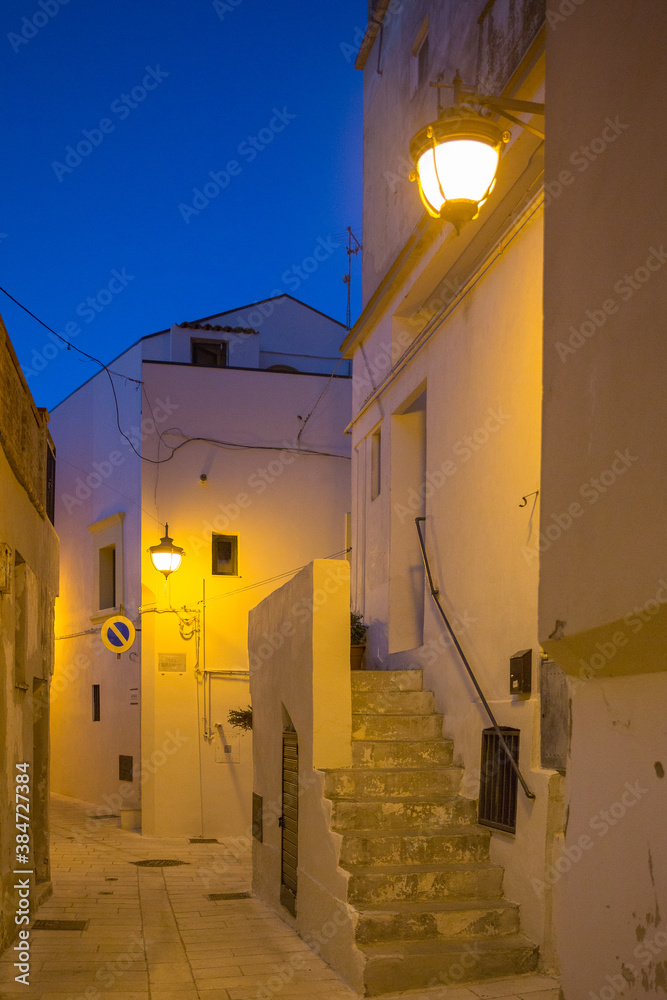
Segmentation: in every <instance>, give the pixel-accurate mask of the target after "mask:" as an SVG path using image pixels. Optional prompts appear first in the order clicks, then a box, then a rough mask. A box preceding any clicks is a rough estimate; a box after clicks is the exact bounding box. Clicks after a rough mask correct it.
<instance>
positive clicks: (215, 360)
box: [190, 340, 227, 368]
mask: <svg viewBox="0 0 667 1000" xmlns="http://www.w3.org/2000/svg"><path fill="white" fill-rule="evenodd" d="M190 345H191V349H192V364H193V365H203V366H204V367H205V368H226V367H227V341H226V340H191V341H190Z"/></svg>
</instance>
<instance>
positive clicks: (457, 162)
mask: <svg viewBox="0 0 667 1000" xmlns="http://www.w3.org/2000/svg"><path fill="white" fill-rule="evenodd" d="M507 138H509V135H508V133H507V132H503V131H502V129H500V128H499V127H498V126H497V125H496V124H495V123H494V122H492V121H489V119H487V118H483V117H482V116H481V115H479V114H477V112H475V111H471V110H469V109H467V108H450V109H449V112H446V113H445V117H444V118H442V119H440V120H439V121H437V122H433V123H432V124H431V125H427V126H426V128H423V129H422V130H421V132H418V133H417V135H416V136H415V137H414V139H413V140H412V142H411V144H410V155H411V157H412V159H413V161H414V164H415V167H416V168H417V169H416V171H415V172H414V174H412V175H411V177H412V179H413V180H418V181H419V193H420V195H421V199H422V201H423V203H424V206H425V208H426V210H427V212H428V213H429V214H430V215H432V216H433V218H435V219H446V220H447V221H448V222H452V223H453V224H454V226H455V227H456V229H457V231H458V230H459V229H460V226H461V224H462V223H463V222H467V221H469V220H470V219H476V218H477V215H478V214H479V209H480V206H481V205H483V204H484V202H485V201H486V199H487V198H488V196H489V194H490V193H491V191H492V190H493V186H494V184H495V181H496V172H497V170H498V162H499V160H500V151H501V148H502V143H503V141H507Z"/></svg>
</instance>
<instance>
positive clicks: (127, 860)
mask: <svg viewBox="0 0 667 1000" xmlns="http://www.w3.org/2000/svg"><path fill="white" fill-rule="evenodd" d="M119 824H120V820H119V818H118V817H111V816H109V817H108V818H105V817H103V816H100V817H98V818H96V816H95V812H94V809H93V807H90V806H88V805H87V804H86V803H83V802H75V801H73V800H71V799H66V798H64V797H62V796H54V797H53V799H52V801H51V831H52V833H51V836H52V847H51V858H52V879H53V896H52V897H51V898H50V899H49V900H48V901H47V902H46V903H45V904H44V905H43V906H42V907H40V909H39V911H38V913H37V920H38V921H39V922H40V923H41V922H45V921H46V922H55V921H79V922H83V923H84V925H85V926H84V927H83V929H77V930H73V929H71V930H50V929H49V930H46V929H45V930H33V931H31V934H30V963H29V964H30V974H29V985H28V988H27V989H26V984H23V983H19V982H16V981H15V978H14V977H15V975H16V974H17V970H16V969H15V968H14V965H13V963H14V962H15V961H16V960H17V956H16V953H15V952H14V949H13V947H10V948H8V949H7V951H6V952H5V953H4V955H3V956H2V959H1V960H0V996H1V997H6V998H8V1000H9V998H13V997H16V996H27V997H29V998H30V1000H100V998H101V997H104V996H106V995H108V994H114V995H115V994H120V995H121V996H120V997H119V1000H271V998H273V997H279V998H280V1000H304V998H305V997H308V998H312V1000H333V998H340V1000H355V998H356V996H357V994H356V993H355V992H354V991H353V990H351V989H350V988H349V987H348V986H346V985H345V983H343V981H342V980H341V979H340V978H339V977H338V976H337V975H336V973H335V972H334V971H333V970H332V969H330V968H329V967H328V966H327V965H326V964H325V962H324V961H323V960H322V959H321V958H320V957H319V956H318V955H316V954H315V952H314V951H313V950H312V949H311V948H309V947H308V945H306V944H305V942H304V941H302V940H301V938H300V937H298V935H297V934H296V933H295V932H294V931H292V930H291V928H289V927H288V926H287V925H286V924H285V923H284V922H283V921H282V920H280V918H279V917H278V916H277V915H276V914H274V913H273V912H272V911H271V910H270V909H269V908H268V907H267V906H265V905H264V904H263V903H261V902H260V901H259V900H256V899H253V898H251V897H250V896H249V889H250V852H249V847H248V845H247V844H245V843H244V842H243V840H241V839H239V840H231V839H230V840H229V841H225V842H220V843H219V844H218V843H215V844H211V843H191V842H189V841H187V840H185V839H178V840H165V839H157V838H152V837H142V836H141V835H140V834H138V833H135V832H131V831H127V830H122V829H121V828H120V825H119ZM150 860H163V861H165V860H166V861H170V862H172V864H171V865H170V866H167V867H159V868H158V867H151V866H146V867H144V866H141V865H138V864H137V862H142V861H150ZM174 862H177V863H176V864H174ZM246 894H248V895H246ZM221 895H224V896H226V897H227V898H222V899H220V898H218V899H211V898H210V896H221ZM38 926H39V925H38ZM558 992H559V991H558V984H557V982H556V980H554V979H552V978H551V977H548V976H526V977H522V978H521V979H506V980H503V981H499V982H496V983H489V982H487V983H485V984H484V985H480V986H474V985H468V986H466V987H451V988H450V987H434V988H432V989H427V990H415V991H411V992H409V993H402V994H392V996H393V997H395V998H398V997H399V996H400V997H405V998H406V1000H407V998H412V1000H418V998H423V1000H431V998H432V1000H435V998H436V997H437V998H438V1000H482V998H484V1000H490V998H504V1000H557V997H558Z"/></svg>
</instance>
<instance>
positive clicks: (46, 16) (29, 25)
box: [7, 0, 69, 52]
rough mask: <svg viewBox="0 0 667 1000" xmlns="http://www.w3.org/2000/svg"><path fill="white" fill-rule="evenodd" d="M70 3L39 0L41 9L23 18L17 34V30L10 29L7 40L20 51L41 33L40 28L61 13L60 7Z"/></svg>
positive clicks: (56, 0)
mask: <svg viewBox="0 0 667 1000" xmlns="http://www.w3.org/2000/svg"><path fill="white" fill-rule="evenodd" d="M68 3H69V0H37V6H38V7H39V10H36V11H35V13H34V14H32V15H31V17H24V18H22V20H21V31H20V33H19V34H17V33H16V32H15V31H10V32H9V34H8V35H7V41H8V42H9V44H10V45H11V47H12V48H13V49H14V52H20V51H21V47H22V46H23V45H27V44H28V42H30V41H32V39H33V38H34V37H35V36H36V35H37V34H39V32H40V30H41V29H42V28H45V27H46V26H47V24H49V23H50V21H52V20H53V18H54V17H55V16H56V14H59V13H60V8H61V7H64V6H65V4H68Z"/></svg>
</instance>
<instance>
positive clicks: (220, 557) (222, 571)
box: [211, 535, 239, 576]
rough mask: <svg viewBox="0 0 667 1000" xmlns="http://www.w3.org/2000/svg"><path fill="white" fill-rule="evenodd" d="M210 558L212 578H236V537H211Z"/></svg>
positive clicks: (237, 545) (237, 543) (237, 540)
mask: <svg viewBox="0 0 667 1000" xmlns="http://www.w3.org/2000/svg"><path fill="white" fill-rule="evenodd" d="M211 548H212V556H213V568H212V572H213V575H214V576H238V572H239V569H238V567H239V539H238V535H213V538H212V546H211Z"/></svg>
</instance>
